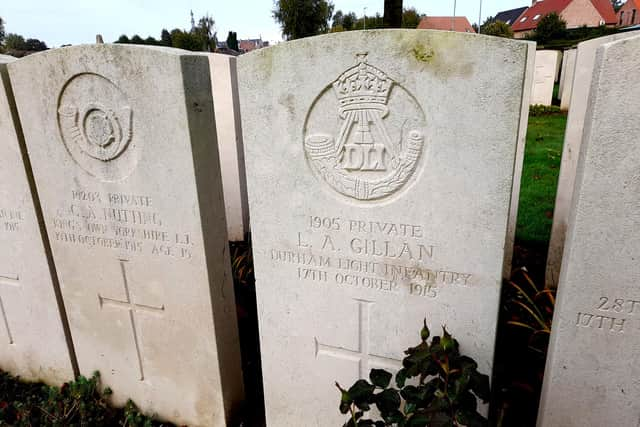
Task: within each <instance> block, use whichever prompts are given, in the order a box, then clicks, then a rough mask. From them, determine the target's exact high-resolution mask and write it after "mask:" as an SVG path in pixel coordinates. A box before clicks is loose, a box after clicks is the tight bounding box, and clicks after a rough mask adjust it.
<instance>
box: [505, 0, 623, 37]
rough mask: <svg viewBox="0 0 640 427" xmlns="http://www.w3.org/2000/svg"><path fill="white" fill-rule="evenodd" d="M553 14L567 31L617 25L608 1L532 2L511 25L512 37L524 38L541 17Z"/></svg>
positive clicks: (548, 0)
mask: <svg viewBox="0 0 640 427" xmlns="http://www.w3.org/2000/svg"><path fill="white" fill-rule="evenodd" d="M554 12H555V13H557V14H558V15H560V18H562V19H563V20H565V21H566V23H567V29H572V28H579V27H584V26H586V27H599V26H601V25H607V26H611V27H613V26H615V25H616V24H617V18H616V13H615V11H614V10H613V6H612V5H611V1H610V0H537V1H536V0H533V4H532V5H531V7H530V8H528V9H527V10H526V11H525V12H524V13H522V15H520V17H518V19H517V22H514V23H512V24H511V28H512V29H513V33H514V36H515V37H516V38H524V37H526V36H527V35H528V34H529V33H531V32H532V31H535V29H536V28H537V27H538V22H540V19H542V17H544V16H546V15H549V14H550V13H554Z"/></svg>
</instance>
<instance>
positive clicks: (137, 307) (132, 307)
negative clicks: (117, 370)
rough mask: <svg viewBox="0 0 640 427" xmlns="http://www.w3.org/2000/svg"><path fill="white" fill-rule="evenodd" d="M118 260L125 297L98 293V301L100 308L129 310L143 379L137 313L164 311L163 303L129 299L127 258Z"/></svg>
mask: <svg viewBox="0 0 640 427" xmlns="http://www.w3.org/2000/svg"><path fill="white" fill-rule="evenodd" d="M119 261H120V271H121V273H122V281H123V283H124V292H125V299H124V301H123V300H117V299H114V298H107V297H103V296H102V295H100V294H98V300H99V301H100V308H102V307H104V306H112V307H116V308H121V309H124V310H127V311H128V312H129V320H130V321H131V330H132V333H133V342H134V344H135V347H136V353H137V356H138V368H139V370H140V381H143V380H144V369H143V366H142V360H143V355H142V342H141V334H140V331H139V330H138V324H137V318H138V315H139V314H142V313H149V314H156V315H157V314H159V313H162V312H163V311H164V305H162V306H160V307H154V306H151V305H145V304H139V303H136V302H135V301H133V300H132V299H131V292H130V291H129V280H128V279H127V270H126V267H125V266H126V263H127V262H128V261H127V260H124V259H121V260H119Z"/></svg>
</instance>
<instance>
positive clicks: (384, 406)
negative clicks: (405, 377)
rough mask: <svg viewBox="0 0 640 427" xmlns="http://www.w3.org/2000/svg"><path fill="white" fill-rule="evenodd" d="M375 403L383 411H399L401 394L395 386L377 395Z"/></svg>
mask: <svg viewBox="0 0 640 427" xmlns="http://www.w3.org/2000/svg"><path fill="white" fill-rule="evenodd" d="M375 403H376V406H377V407H378V409H379V410H380V412H382V413H391V412H394V411H397V410H398V408H400V394H399V393H398V390H396V389H393V388H390V389H387V390H384V391H383V392H382V393H379V394H377V395H376V396H375Z"/></svg>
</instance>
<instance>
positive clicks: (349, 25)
mask: <svg viewBox="0 0 640 427" xmlns="http://www.w3.org/2000/svg"><path fill="white" fill-rule="evenodd" d="M357 20H358V17H357V16H356V14H355V13H353V12H349V13H347V14H346V15H344V17H343V18H342V28H344V30H345V31H351V30H353V28H354V27H355V25H356V21H357Z"/></svg>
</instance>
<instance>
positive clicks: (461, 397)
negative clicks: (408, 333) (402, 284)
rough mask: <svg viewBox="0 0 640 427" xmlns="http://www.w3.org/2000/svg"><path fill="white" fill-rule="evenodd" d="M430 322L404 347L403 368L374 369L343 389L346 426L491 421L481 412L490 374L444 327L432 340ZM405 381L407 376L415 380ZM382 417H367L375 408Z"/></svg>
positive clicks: (407, 426) (410, 426)
mask: <svg viewBox="0 0 640 427" xmlns="http://www.w3.org/2000/svg"><path fill="white" fill-rule="evenodd" d="M429 335H430V332H429V328H428V327H427V322H426V320H425V321H424V326H423V328H422V330H421V331H420V339H421V343H420V344H418V345H417V346H415V347H411V348H409V349H408V350H406V351H405V354H406V355H407V356H406V357H405V358H404V359H403V361H402V366H403V367H402V369H400V370H399V371H398V373H397V374H396V379H395V383H396V384H395V385H396V386H397V388H394V387H392V386H390V383H391V379H392V377H393V375H392V374H391V373H390V372H387V371H385V370H383V369H372V370H371V373H370V375H369V379H370V381H371V382H369V381H366V380H358V381H356V382H355V384H353V385H352V386H351V387H350V388H349V389H344V388H342V387H341V386H340V384H338V383H336V386H337V387H338V389H339V390H340V392H341V393H342V396H341V399H340V412H341V413H342V414H348V415H349V419H348V420H347V421H346V423H345V424H344V425H343V427H364V426H372V427H384V426H397V427H427V426H428V427H436V426H438V427H439V426H442V427H445V426H447V427H449V426H450V427H456V426H468V427H475V426H485V425H487V419H486V418H485V417H483V416H482V415H481V414H480V413H478V411H477V405H478V403H477V399H478V398H479V399H481V400H482V401H483V402H485V403H486V402H488V400H489V394H490V391H489V377H488V376H486V375H483V374H481V373H479V372H478V364H477V363H476V362H475V361H474V360H473V359H472V358H470V357H468V356H463V355H461V354H460V349H459V345H458V341H456V340H455V339H454V338H453V337H452V336H451V335H450V334H449V333H448V332H447V330H446V328H445V327H443V328H442V336H441V337H440V336H434V337H433V338H432V339H431V342H430V343H429V342H428V339H429ZM412 379H415V380H413V381H410V383H409V384H407V380H412ZM373 405H375V407H376V408H377V409H378V411H379V412H380V417H381V418H382V420H373V419H370V418H365V416H366V415H365V414H366V413H367V412H368V411H369V410H371V408H372V406H373Z"/></svg>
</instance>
